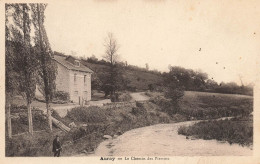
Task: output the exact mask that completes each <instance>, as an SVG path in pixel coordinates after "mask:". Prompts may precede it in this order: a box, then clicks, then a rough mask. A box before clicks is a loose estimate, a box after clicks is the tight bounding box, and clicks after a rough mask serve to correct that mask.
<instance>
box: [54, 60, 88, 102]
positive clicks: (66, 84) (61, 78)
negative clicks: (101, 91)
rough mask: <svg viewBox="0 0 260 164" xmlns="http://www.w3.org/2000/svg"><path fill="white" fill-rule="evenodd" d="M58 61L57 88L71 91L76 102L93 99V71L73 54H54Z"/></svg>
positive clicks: (70, 93) (71, 98)
mask: <svg viewBox="0 0 260 164" xmlns="http://www.w3.org/2000/svg"><path fill="white" fill-rule="evenodd" d="M54 60H55V61H56V62H57V66H58V68H57V72H58V73H57V76H56V90H57V91H65V92H67V93H69V95H70V100H71V101H73V102H74V103H79V104H81V103H83V102H85V101H90V100H91V74H92V73H93V71H92V70H91V69H89V68H88V67H86V66H84V65H83V64H81V62H80V60H77V59H76V58H74V57H72V56H59V55H54Z"/></svg>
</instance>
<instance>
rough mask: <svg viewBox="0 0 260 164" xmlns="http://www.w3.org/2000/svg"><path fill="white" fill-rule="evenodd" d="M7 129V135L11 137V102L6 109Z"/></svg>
mask: <svg viewBox="0 0 260 164" xmlns="http://www.w3.org/2000/svg"><path fill="white" fill-rule="evenodd" d="M7 129H8V137H9V138H10V139H11V138H12V125H11V104H9V105H8V110H7Z"/></svg>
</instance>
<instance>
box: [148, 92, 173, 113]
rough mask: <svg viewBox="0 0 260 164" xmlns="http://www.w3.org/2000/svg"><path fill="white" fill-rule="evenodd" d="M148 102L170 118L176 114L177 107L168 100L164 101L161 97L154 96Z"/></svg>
mask: <svg viewBox="0 0 260 164" xmlns="http://www.w3.org/2000/svg"><path fill="white" fill-rule="evenodd" d="M150 101H151V102H152V103H154V104H156V105H158V106H159V107H160V108H161V111H162V112H166V113H167V114H169V115H170V116H172V115H173V114H176V113H177V112H178V107H177V106H176V104H175V103H174V102H172V101H171V100H170V99H166V98H164V97H163V96H156V97H154V98H151V99H150Z"/></svg>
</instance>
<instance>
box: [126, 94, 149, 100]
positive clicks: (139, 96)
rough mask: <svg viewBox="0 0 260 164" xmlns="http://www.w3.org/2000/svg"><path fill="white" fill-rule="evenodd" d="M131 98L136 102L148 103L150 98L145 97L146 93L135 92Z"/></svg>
mask: <svg viewBox="0 0 260 164" xmlns="http://www.w3.org/2000/svg"><path fill="white" fill-rule="evenodd" d="M130 96H131V97H132V98H133V100H134V101H146V100H149V97H148V96H146V95H145V93H144V92H134V93H130Z"/></svg>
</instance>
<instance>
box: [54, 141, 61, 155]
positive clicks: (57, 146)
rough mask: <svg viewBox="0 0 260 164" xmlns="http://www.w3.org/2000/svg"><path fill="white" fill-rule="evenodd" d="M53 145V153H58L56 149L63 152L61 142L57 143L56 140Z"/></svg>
mask: <svg viewBox="0 0 260 164" xmlns="http://www.w3.org/2000/svg"><path fill="white" fill-rule="evenodd" d="M52 145H53V147H52V152H56V149H59V150H61V143H60V141H57V139H56V138H55V139H54V140H53V144H52Z"/></svg>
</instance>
